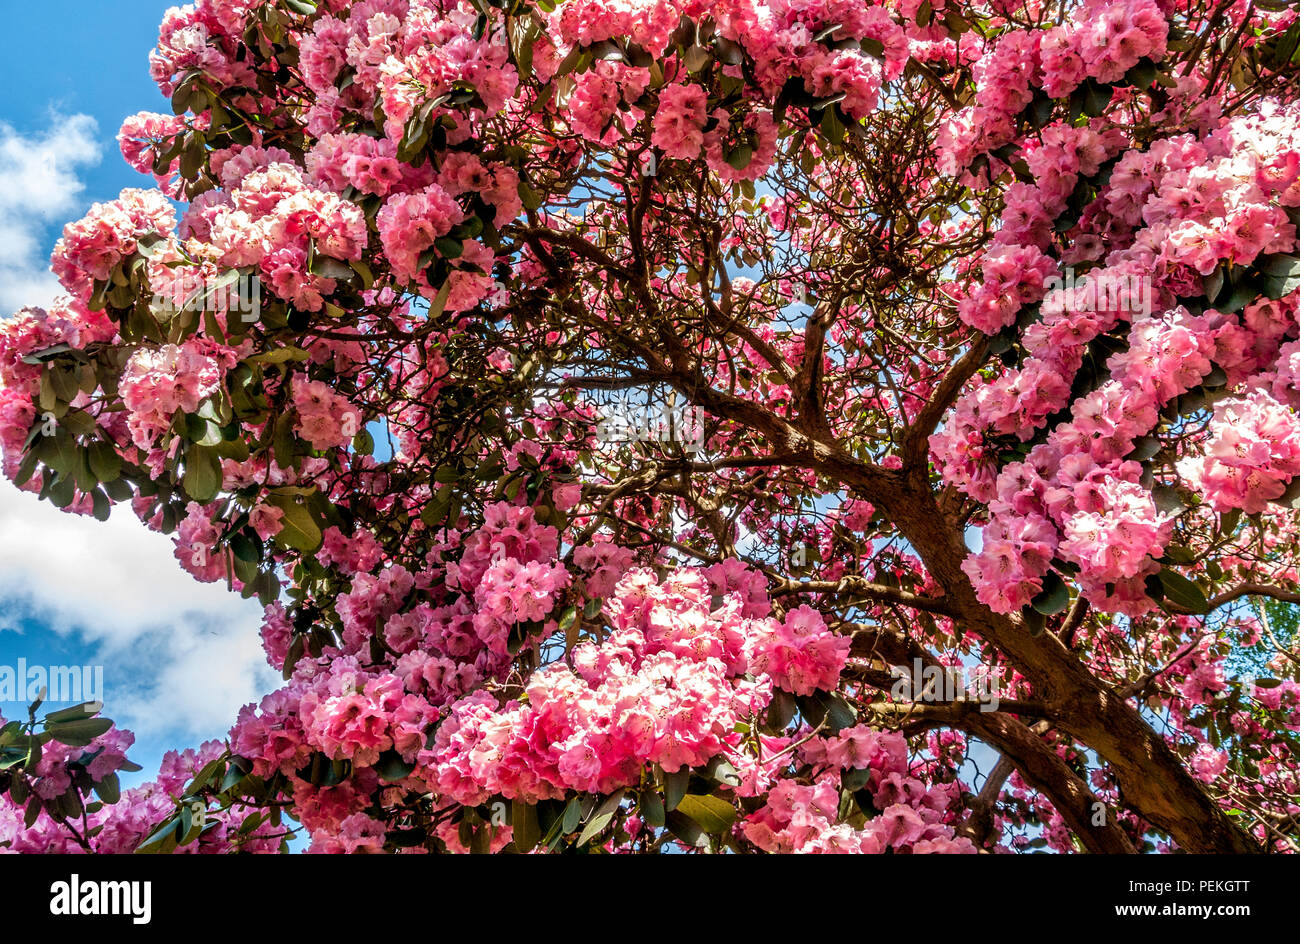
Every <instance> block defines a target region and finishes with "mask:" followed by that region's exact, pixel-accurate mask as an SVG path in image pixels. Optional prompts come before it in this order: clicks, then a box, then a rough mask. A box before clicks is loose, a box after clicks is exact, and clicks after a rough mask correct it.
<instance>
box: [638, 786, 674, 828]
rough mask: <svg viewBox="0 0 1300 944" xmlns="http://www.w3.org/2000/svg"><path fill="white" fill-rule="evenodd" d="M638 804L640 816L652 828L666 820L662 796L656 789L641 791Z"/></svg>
mask: <svg viewBox="0 0 1300 944" xmlns="http://www.w3.org/2000/svg"><path fill="white" fill-rule="evenodd" d="M639 806H640V809H641V818H642V819H643V820H645V821H646V823H647V824H649V825H650V826H651V827H652V828H654V829H659V828H661V827H662V826H663V825H664V823H665V822H666V821H667V819H666V817H667V815H668V811H667V810H666V809H664V801H663V797H661V796H660V795H659V792H658V791H657V790H646V791H645V792H644V793H642V794H641V801H640V803H639Z"/></svg>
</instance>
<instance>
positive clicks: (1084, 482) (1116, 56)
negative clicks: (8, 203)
mask: <svg viewBox="0 0 1300 944" xmlns="http://www.w3.org/2000/svg"><path fill="white" fill-rule="evenodd" d="M1298 49H1300V22H1297V16H1296V11H1295V10H1294V9H1290V8H1288V6H1287V5H1286V4H1285V3H1283V2H1280V0H1255V2H1253V3H1249V2H1246V0H1223V2H1206V0H1085V2H1082V3H1080V2H1075V0H1060V2H1056V0H1028V2H1022V0H990V2H988V3H986V4H984V3H967V2H958V0H921V2H919V3H918V2H916V0H886V2H884V3H882V4H880V5H870V4H866V3H861V2H853V0H801V2H791V0H718V2H712V0H563V2H559V3H556V2H554V0H360V2H355V3H353V2H347V0H317V2H315V3H313V2H308V0H278V2H271V0H198V2H196V3H195V4H193V5H191V6H189V7H185V8H181V9H173V10H171V11H169V12H168V13H167V15H166V17H165V19H164V21H163V24H162V29H161V33H160V37H159V41H158V46H157V49H156V50H155V51H154V53H153V55H152V57H151V67H152V72H153V76H154V78H155V79H156V80H157V82H158V85H159V87H160V88H161V89H162V91H163V92H164V94H166V95H169V96H170V97H171V104H172V111H173V113H174V114H172V115H162V114H139V115H136V116H134V117H132V118H130V119H128V120H127V121H126V123H125V124H124V125H123V127H122V131H121V134H120V136H119V140H120V142H121V146H122V152H123V154H124V155H125V157H126V159H127V160H128V161H129V162H130V163H131V164H132V166H134V167H136V168H137V169H139V170H140V171H142V172H144V173H146V174H151V175H152V176H153V177H154V178H155V179H156V181H157V185H158V189H154V190H128V191H125V192H123V193H122V195H121V196H120V197H119V198H118V199H117V200H114V201H112V202H110V203H106V204H98V205H96V206H95V207H94V208H93V209H92V210H91V211H90V213H89V214H88V215H87V216H86V217H85V218H84V219H83V220H81V221H79V222H76V223H72V224H70V225H69V226H68V227H67V228H66V229H65V230H64V234H63V238H62V239H61V241H60V242H59V244H58V246H57V247H56V249H55V253H54V258H53V268H54V271H55V273H56V274H57V275H58V276H59V278H60V280H61V283H62V285H63V287H64V289H65V290H66V292H67V297H66V298H64V299H63V300H61V301H60V302H58V303H57V304H56V305H55V306H54V307H53V308H52V309H51V310H49V311H43V310H37V309H27V310H25V311H23V312H20V313H19V314H18V315H17V316H16V317H14V318H12V319H9V320H7V321H5V322H4V323H3V325H2V326H0V381H2V382H3V387H2V388H0V440H2V441H3V445H4V471H5V474H6V475H7V476H8V477H9V478H11V479H12V480H13V481H14V482H15V483H16V484H17V485H18V486H19V487H21V488H25V489H27V490H29V491H33V492H39V494H40V495H41V497H42V498H45V499H48V500H49V501H51V502H52V503H53V504H55V505H56V506H58V507H60V508H63V509H64V510H66V511H69V512H72V513H75V514H87V515H94V516H96V517H98V518H105V517H107V516H108V515H109V514H110V512H111V511H112V510H113V507H114V506H115V505H127V506H129V510H130V511H131V512H133V513H135V514H136V515H138V516H139V518H140V519H141V520H142V521H144V522H145V523H146V524H147V525H148V526H149V527H151V528H154V529H157V530H159V531H162V532H164V533H166V534H169V535H171V536H172V539H173V541H174V542H175V545H176V556H177V559H178V560H179V561H180V564H181V566H183V567H185V568H186V569H187V570H189V571H190V572H191V573H192V574H193V575H194V577H195V579H197V580H201V581H223V582H225V583H226V584H227V585H228V586H229V587H230V588H231V589H232V591H236V592H241V593H242V594H243V595H244V596H245V597H253V596H256V597H258V598H259V599H260V601H261V602H262V603H263V604H264V605H265V606H266V617H265V623H264V626H263V629H262V638H263V641H264V643H265V649H266V654H267V658H268V659H269V660H270V662H271V664H272V665H273V666H275V667H276V668H277V669H283V673H284V678H285V685H284V687H283V688H282V689H280V690H278V691H276V692H274V693H272V694H270V695H268V696H267V697H266V698H265V699H263V700H262V702H261V704H259V705H256V706H251V705H250V706H248V707H246V708H244V709H243V711H241V712H240V715H239V717H238V719H237V720H236V721H235V723H234V727H233V728H232V729H231V731H230V735H229V739H228V741H227V742H224V743H217V742H212V743H209V744H205V745H203V746H202V747H201V748H199V749H198V750H197V751H186V752H185V753H184V754H170V755H168V757H167V759H166V760H165V762H164V769H163V771H162V773H161V775H160V777H159V779H158V781H157V782H156V783H154V784H152V785H150V786H147V787H142V788H138V789H135V790H130V791H125V792H123V793H122V794H121V796H120V797H119V796H118V795H117V794H118V791H117V790H116V789H115V780H109V778H111V777H112V775H113V771H114V770H116V769H118V768H119V767H120V766H121V764H122V763H124V762H125V748H126V747H128V746H129V744H130V737H129V735H127V734H125V733H124V732H120V731H118V730H116V729H107V728H108V725H107V722H101V721H100V719H98V718H94V717H92V715H93V706H92V708H89V709H85V710H83V711H81V712H80V713H76V712H74V713H73V714H72V715H66V716H62V717H57V718H54V719H52V720H51V722H50V724H49V725H48V726H47V728H46V729H45V730H44V731H43V732H40V731H38V722H37V721H36V719H35V714H34V713H33V715H32V718H31V720H30V721H29V722H27V723H25V724H10V725H8V726H7V727H5V728H4V729H3V732H0V750H2V751H3V752H4V758H5V759H4V763H3V769H0V778H3V779H2V780H0V788H4V789H7V791H8V792H7V796H6V798H5V799H4V800H2V801H0V845H7V846H8V847H9V848H11V849H15V850H22V851H41V850H65V849H78V848H80V849H85V850H95V851H124V850H131V849H140V850H141V851H164V852H165V851H172V850H176V851H227V850H234V849H242V850H252V851H275V850H277V849H280V848H282V847H283V844H284V842H283V841H284V838H285V837H286V836H287V835H288V834H290V833H292V832H294V831H296V830H297V829H299V828H301V829H304V830H305V831H306V832H307V833H308V834H309V835H310V839H311V844H312V849H313V850H314V851H322V852H338V851H347V852H354V851H380V850H383V851H409V852H417V851H420V852H422V851H456V852H461V851H476V852H486V851H503V850H504V851H517V852H527V851H533V850H538V851H541V850H550V851H567V850H579V851H613V852H655V851H663V850H666V849H669V848H684V849H688V850H697V849H703V850H713V851H723V850H731V851H740V852H753V851H769V852H772V851H805V852H814V851H816V852H883V851H887V850H892V851H899V852H913V853H922V852H975V851H985V850H992V851H1007V850H1016V849H1021V848H1025V847H1039V846H1044V845H1045V846H1047V847H1050V848H1052V849H1056V850H1061V851H1076V850H1078V851H1081V850H1088V851H1099V852H1133V851H1141V850H1151V849H1155V850H1160V851H1167V850H1171V849H1175V848H1177V849H1180V850H1184V851H1190V852H1245V851H1294V850H1295V848H1296V843H1297V841H1300V805H1297V799H1296V798H1297V795H1300V783H1298V782H1297V779H1298V775H1300V763H1298V758H1300V738H1298V736H1297V732H1298V731H1300V684H1297V682H1296V681H1295V679H1296V678H1297V669H1296V666H1297V661H1298V658H1300V657H1298V656H1297V650H1296V644H1295V637H1294V619H1290V620H1289V621H1288V619H1286V618H1285V614H1289V613H1290V608H1291V605H1292V604H1294V603H1296V602H1300V593H1298V592H1297V589H1296V580H1297V566H1298V565H1300V544H1298V543H1297V542H1298V539H1300V534H1298V533H1297V513H1296V511H1294V510H1293V507H1292V502H1293V500H1294V499H1295V498H1296V496H1297V495H1300V416H1298V415H1297V412H1296V411H1297V407H1300V313H1298V312H1300V255H1297V254H1296V253H1297V249H1298V248H1300V247H1297V232H1296V224H1297V222H1300V104H1297V102H1296V98H1297V95H1296V92H1297V86H1296V84H1295V77H1296V65H1297V63H1300V51H1298ZM173 201H179V203H177V202H173ZM250 285H251V286H252V288H253V289H254V291H248V290H247V289H248V287H249V286H250ZM195 286H198V289H197V290H195ZM236 286H238V287H239V291H238V292H237V293H236V292H233V291H232V288H233V287H236ZM250 302H255V304H250ZM629 412H636V413H638V415H641V414H646V415H649V416H651V417H652V418H657V419H655V421H654V422H650V423H643V422H640V421H637V422H628V421H627V414H628V413H629ZM687 427H689V432H688V433H687V432H684V430H686V429H687ZM611 431H612V432H611ZM118 510H119V511H122V510H126V509H120V508H119V509H118ZM913 674H920V675H923V676H924V678H926V679H929V680H937V679H944V680H945V682H946V681H947V680H948V679H950V678H951V677H952V676H954V675H960V676H962V677H963V678H966V677H969V676H971V675H972V674H979V675H981V676H982V677H983V678H984V680H985V682H986V683H987V682H988V681H989V680H990V679H991V680H993V681H994V682H995V683H996V688H993V689H991V691H992V692H993V693H994V697H982V698H971V697H968V694H969V689H968V688H963V686H961V685H952V684H942V685H929V684H926V685H922V686H920V687H918V686H917V685H914V684H912V678H911V677H912V675H913ZM903 676H906V677H903ZM1248 676H1250V677H1248ZM983 692H984V695H985V696H988V695H989V694H990V687H989V685H987V684H986V685H985V686H984V688H983ZM69 725H71V726H72V727H71V729H69V727H68V726H69ZM42 743H45V744H47V749H46V750H45V752H44V754H43V755H42V754H41V752H40V750H39V747H40V744H42ZM51 743H53V744H54V745H55V747H50V746H48V745H50V744H51ZM105 782H107V789H106V790H102V789H101V790H100V797H101V799H100V800H99V801H89V798H88V797H85V794H86V793H87V791H89V790H91V789H96V788H101V787H103V786H104V784H105ZM83 798H84V799H85V800H87V801H89V802H83Z"/></svg>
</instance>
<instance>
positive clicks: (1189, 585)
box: [1156, 568, 1210, 613]
mask: <svg viewBox="0 0 1300 944" xmlns="http://www.w3.org/2000/svg"><path fill="white" fill-rule="evenodd" d="M1156 576H1157V577H1158V578H1159V580H1160V586H1161V588H1162V589H1163V590H1164V592H1165V600H1166V602H1168V603H1172V604H1173V605H1175V606H1178V607H1180V608H1182V609H1184V610H1187V611H1189V612H1191V613H1208V612H1210V603H1209V601H1208V600H1206V599H1205V594H1204V593H1202V592H1201V588H1200V587H1198V586H1197V585H1196V584H1195V583H1193V582H1192V581H1190V580H1188V579H1187V578H1186V577H1184V576H1183V575H1182V574H1180V573H1178V572H1177V571H1174V570H1169V569H1167V568H1166V569H1162V570H1161V571H1160V573H1159V574H1157V575H1156Z"/></svg>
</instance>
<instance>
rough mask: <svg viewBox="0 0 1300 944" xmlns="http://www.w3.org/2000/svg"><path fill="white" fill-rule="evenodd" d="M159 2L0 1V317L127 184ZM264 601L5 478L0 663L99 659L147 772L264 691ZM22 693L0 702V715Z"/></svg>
mask: <svg viewBox="0 0 1300 944" xmlns="http://www.w3.org/2000/svg"><path fill="white" fill-rule="evenodd" d="M168 5H169V4H167V3H165V2H162V0H111V2H107V3H92V2H87V0H42V2H38V3H31V2H21V3H19V2H16V0H0V11H2V12H3V17H4V23H5V27H6V31H7V34H8V36H9V37H10V41H9V42H8V43H6V52H5V56H4V57H3V58H0V87H2V88H4V90H5V92H4V96H3V98H2V99H0V317H3V316H6V315H8V314H9V313H11V312H13V311H14V310H16V309H17V308H19V307H22V306H23V305H27V304H46V303H48V301H49V300H50V299H51V298H52V297H53V294H54V292H55V288H56V287H55V283H54V282H53V278H52V276H50V275H49V273H48V263H49V254H50V250H51V248H52V247H53V245H54V242H55V240H56V239H57V238H58V235H59V231H60V230H61V229H62V226H63V224H64V223H66V222H68V221H70V220H74V219H77V218H79V217H80V216H81V215H82V214H83V213H84V212H85V211H86V209H87V208H88V207H89V206H90V205H91V204H92V203H94V202H97V201H102V200H110V199H112V198H113V197H115V196H117V194H118V193H119V192H120V191H121V190H122V189H123V188H124V187H148V186H152V181H151V180H149V179H148V178H144V177H141V176H140V175H138V174H136V173H135V171H133V170H132V169H131V168H130V167H128V166H127V165H126V163H125V162H124V161H123V160H122V157H121V155H120V154H119V152H118V150H117V143H116V140H115V137H116V134H117V129H118V127H119V126H120V124H121V121H122V119H123V118H125V117H126V116H128V115H132V114H134V113H136V112H138V111H142V110H146V111H164V112H165V111H168V110H169V106H168V103H167V101H166V100H165V99H164V98H163V97H162V95H161V94H160V93H159V91H158V89H157V87H156V86H155V85H154V84H153V82H152V80H151V79H150V78H149V61H148V56H149V50H150V49H152V48H153V45H154V42H155V40H156V39H157V34H158V23H159V21H160V20H161V19H162V16H163V13H164V12H165V11H166V9H167V7H168ZM260 617H261V614H260V608H259V607H258V606H257V605H256V603H253V602H250V601H244V600H240V599H239V597H238V596H237V595H233V594H229V593H227V592H226V590H225V588H224V586H223V585H200V584H197V583H196V582H195V581H194V580H193V579H192V578H191V577H190V576H189V575H188V574H186V573H185V572H184V571H182V570H181V569H180V567H179V565H178V564H177V563H176V561H175V559H174V558H173V556H172V545H171V541H170V540H169V539H168V538H166V537H164V536H162V535H159V534H155V533H152V532H149V531H147V530H146V529H145V528H144V527H143V526H141V525H140V524H139V522H138V521H136V519H135V517H134V516H133V515H132V514H130V512H129V510H128V509H125V508H120V509H117V510H115V512H114V514H113V516H112V518H111V519H110V520H109V521H108V522H107V523H104V524H101V523H99V522H97V521H94V520H93V519H89V518H78V517H75V516H72V515H65V514H63V513H62V512H60V511H58V510H57V509H55V508H54V507H53V506H51V505H49V504H47V503H45V504H43V503H40V502H37V501H36V499H35V497H34V496H32V495H29V494H21V493H19V492H18V491H17V490H16V489H14V488H13V487H12V486H10V485H9V484H8V483H7V482H0V672H2V671H3V668H4V667H6V666H7V667H10V668H16V666H17V664H18V660H19V659H20V658H21V659H25V660H26V662H27V664H28V665H29V666H79V665H92V666H94V665H100V666H103V668H104V701H105V709H104V713H105V715H107V716H108V717H111V718H113V719H114V720H116V721H117V722H119V723H120V724H122V725H123V726H124V727H128V728H130V729H132V730H133V731H135V733H136V738H137V740H136V747H135V749H133V750H132V752H131V757H132V759H133V760H135V761H136V762H137V763H139V764H142V765H143V766H144V770H143V771H142V772H141V773H139V774H136V775H134V776H133V777H132V778H130V782H139V781H141V780H144V779H151V778H152V777H153V776H154V775H155V774H156V772H157V768H158V761H159V760H160V758H161V756H162V753H163V751H165V750H166V749H168V748H183V747H186V746H191V745H194V744H197V743H198V742H199V741H201V740H203V739H206V738H211V737H222V736H224V734H225V732H226V731H227V730H228V728H229V726H230V723H231V722H232V721H233V720H234V717H235V714H236V712H237V711H238V708H239V706H240V705H242V704H244V703H246V702H249V701H253V700H256V698H257V697H259V696H260V694H261V693H263V692H265V691H269V690H270V689H271V688H273V687H275V686H276V684H277V682H278V679H277V675H276V674H275V673H273V672H272V671H271V670H270V669H269V668H268V667H267V665H266V662H265V660H264V658H263V657H262V653H261V646H260V643H259V642H258V638H257V627H258V625H259V623H260ZM24 712H25V708H24V706H23V705H22V704H19V703H16V702H0V713H3V714H4V715H5V716H6V717H7V718H14V717H17V716H19V715H21V714H23V713H24Z"/></svg>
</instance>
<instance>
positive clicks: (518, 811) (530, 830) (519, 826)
mask: <svg viewBox="0 0 1300 944" xmlns="http://www.w3.org/2000/svg"><path fill="white" fill-rule="evenodd" d="M510 825H511V828H512V829H513V830H514V837H515V848H516V849H518V850H519V851H520V852H530V851H532V850H533V849H534V848H535V847H536V846H537V844H538V843H539V842H541V841H542V828H541V826H540V825H538V822H537V807H535V806H530V805H529V804H527V803H523V802H521V801H519V800H514V801H512V802H511V804H510Z"/></svg>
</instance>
